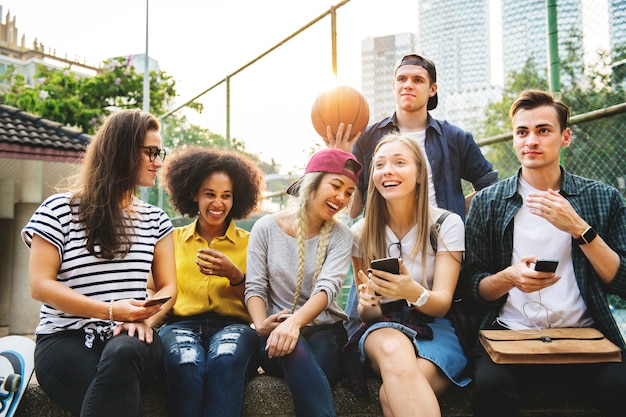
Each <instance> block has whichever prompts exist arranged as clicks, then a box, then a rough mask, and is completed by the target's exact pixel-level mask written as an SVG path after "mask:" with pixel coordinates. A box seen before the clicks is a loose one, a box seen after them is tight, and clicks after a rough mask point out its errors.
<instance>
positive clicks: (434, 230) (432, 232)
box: [430, 211, 450, 253]
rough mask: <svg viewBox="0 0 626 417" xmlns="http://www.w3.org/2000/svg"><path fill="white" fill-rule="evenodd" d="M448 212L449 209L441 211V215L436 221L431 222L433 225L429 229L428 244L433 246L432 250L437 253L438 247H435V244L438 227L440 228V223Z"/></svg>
mask: <svg viewBox="0 0 626 417" xmlns="http://www.w3.org/2000/svg"><path fill="white" fill-rule="evenodd" d="M449 214H450V212H449V211H444V212H443V213H441V215H440V216H439V218H438V219H437V221H436V222H435V223H433V225H432V226H431V229H430V246H432V247H433V251H435V253H437V249H439V248H438V247H437V246H438V245H437V234H438V233H439V229H441V224H442V223H443V221H444V220H445V219H446V217H448V215H449Z"/></svg>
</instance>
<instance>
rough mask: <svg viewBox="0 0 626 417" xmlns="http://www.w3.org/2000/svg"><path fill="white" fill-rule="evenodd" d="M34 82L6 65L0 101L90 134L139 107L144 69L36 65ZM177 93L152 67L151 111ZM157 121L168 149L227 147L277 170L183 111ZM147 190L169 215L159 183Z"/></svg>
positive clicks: (110, 63)
mask: <svg viewBox="0 0 626 417" xmlns="http://www.w3.org/2000/svg"><path fill="white" fill-rule="evenodd" d="M32 84H33V85H28V84H27V83H26V78H25V77H24V76H23V75H21V74H16V73H15V68H13V67H9V69H8V70H7V71H6V72H4V73H0V102H1V103H3V104H6V105H10V106H13V107H17V108H19V109H22V110H24V111H27V112H29V113H33V114H37V115H39V116H41V117H44V118H46V119H49V120H53V121H56V122H59V123H62V124H64V125H67V126H73V127H75V128H78V129H80V130H82V131H83V132H85V133H88V134H94V133H95V131H96V130H97V128H98V126H99V124H100V123H101V122H102V121H103V120H104V118H105V117H106V116H107V115H108V114H109V113H111V112H112V111H116V110H118V109H128V108H141V107H143V73H142V72H137V71H136V69H135V66H134V63H133V58H132V57H131V56H129V57H127V58H124V57H117V58H113V59H110V60H106V61H104V62H103V68H102V70H101V71H99V72H98V73H97V74H96V75H93V76H87V75H81V74H78V73H76V72H73V71H71V70H70V68H69V67H68V68H65V69H62V70H59V69H54V68H50V67H46V66H44V65H38V66H37V71H36V74H35V76H34V77H33V82H32ZM176 95H177V93H176V89H175V82H174V80H173V79H172V77H170V76H169V75H167V74H166V73H165V72H163V71H161V72H155V71H150V112H151V113H153V114H156V115H162V114H165V113H166V111H167V108H168V106H169V104H170V103H171V101H172V99H173V98H174V97H176ZM187 107H188V108H190V109H191V110H194V111H197V112H199V113H202V110H203V106H202V104H200V103H191V104H189V105H188V106H187ZM161 122H162V131H161V135H162V137H163V141H164V144H163V146H164V147H165V148H167V149H168V152H172V150H174V149H176V148H178V147H181V146H208V147H215V148H221V149H231V150H233V151H236V152H239V153H241V154H243V155H245V156H247V157H248V158H250V159H251V160H252V161H254V162H256V163H257V165H258V166H259V168H260V169H261V170H262V171H263V172H265V173H268V174H270V173H276V172H278V171H279V169H280V166H279V165H277V164H276V162H275V161H274V160H272V161H271V162H270V163H267V162H263V161H261V160H260V159H259V157H258V155H253V154H249V153H247V152H246V149H245V144H244V143H243V142H242V141H240V140H238V139H236V138H234V139H226V138H225V137H223V136H221V135H219V134H216V133H213V132H211V131H210V130H209V129H206V128H203V127H200V126H197V125H194V124H191V123H189V121H188V120H187V118H186V117H185V116H184V115H182V114H178V113H177V114H174V115H171V116H170V117H167V118H166V119H162V120H161ZM145 191H146V192H145V194H144V195H142V197H144V198H145V199H146V200H147V201H149V202H151V203H153V204H158V205H160V206H161V207H164V209H165V210H166V211H167V212H168V214H170V215H173V214H174V213H173V211H172V210H171V207H169V205H168V203H167V196H166V195H165V194H164V191H163V188H162V187H159V186H158V185H157V186H155V187H153V188H151V189H149V190H145ZM142 194H143V193H142Z"/></svg>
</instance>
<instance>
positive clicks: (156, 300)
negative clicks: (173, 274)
mask: <svg viewBox="0 0 626 417" xmlns="http://www.w3.org/2000/svg"><path fill="white" fill-rule="evenodd" d="M170 298H172V297H171V296H169V295H168V296H165V297H156V298H148V299H147V300H146V301H144V302H143V306H144V307H149V306H153V305H156V304H165V303H166V302H167V301H168V300H169V299H170Z"/></svg>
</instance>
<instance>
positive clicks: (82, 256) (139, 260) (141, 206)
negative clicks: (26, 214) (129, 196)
mask: <svg viewBox="0 0 626 417" xmlns="http://www.w3.org/2000/svg"><path fill="white" fill-rule="evenodd" d="M70 197H71V195H70V194H69V193H63V194H55V195H52V196H50V197H48V198H47V199H46V200H45V201H44V202H43V203H42V204H41V205H40V206H39V208H38V209H37V210H36V211H35V213H34V214H33V216H32V217H31V219H30V221H29V222H28V224H26V226H25V227H24V229H22V233H21V236H22V240H23V241H24V243H26V244H27V245H28V247H30V245H31V243H32V239H33V235H34V234H37V235H39V236H40V237H42V238H43V239H45V240H47V241H48V242H50V243H51V244H53V245H54V246H55V247H56V248H57V250H58V251H59V257H60V259H61V265H60V267H59V271H58V274H57V281H59V282H61V283H63V284H64V285H66V286H68V287H69V288H71V289H73V290H74V291H76V292H78V293H80V294H83V295H85V296H87V297H92V298H94V299H96V300H99V301H105V302H108V301H111V300H113V301H116V300H121V299H128V298H135V299H138V300H144V299H145V298H146V283H147V279H148V273H149V272H150V269H151V267H152V259H153V257H154V248H155V246H156V244H157V242H158V241H159V240H160V239H162V238H163V237H164V236H166V235H167V234H169V233H171V232H172V230H173V226H172V222H171V221H170V219H169V218H168V217H167V215H166V214H165V212H164V211H163V210H161V209H160V208H158V207H154V206H152V205H149V204H147V203H145V202H143V201H141V200H139V199H137V198H135V197H133V201H132V204H131V207H132V214H131V215H130V217H131V218H130V220H131V222H132V226H133V228H134V232H133V233H131V246H130V251H129V252H128V254H127V255H126V256H124V257H123V258H115V259H112V260H111V259H104V258H98V257H95V256H93V255H91V254H90V253H89V252H88V251H87V249H86V246H87V238H86V235H85V230H84V227H83V225H82V224H81V223H79V222H78V215H77V209H78V206H77V205H76V204H72V205H71V206H70ZM94 249H95V252H96V253H99V246H98V245H97V244H96V246H95V248H94ZM94 326H95V327H98V328H101V327H109V326H110V324H109V323H108V322H103V321H102V320H99V319H93V318H85V317H77V316H73V315H69V314H66V313H64V312H63V311H60V310H57V309H55V308H54V307H52V306H50V305H47V304H44V305H43V306H42V307H41V311H40V321H39V325H38V326H37V329H36V330H35V333H36V334H50V333H55V332H58V331H62V330H76V329H83V328H86V327H94Z"/></svg>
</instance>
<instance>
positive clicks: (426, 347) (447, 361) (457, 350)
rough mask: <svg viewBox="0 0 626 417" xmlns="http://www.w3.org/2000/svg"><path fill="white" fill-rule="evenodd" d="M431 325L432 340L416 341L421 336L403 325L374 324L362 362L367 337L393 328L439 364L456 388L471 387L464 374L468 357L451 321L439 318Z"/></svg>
mask: <svg viewBox="0 0 626 417" xmlns="http://www.w3.org/2000/svg"><path fill="white" fill-rule="evenodd" d="M428 325H429V326H430V327H431V329H432V330H433V338H432V340H424V339H418V338H416V335H417V333H416V332H415V330H413V329H411V328H409V327H407V326H405V325H403V324H400V323H395V322H378V323H374V324H372V325H371V326H370V327H369V328H368V329H367V330H366V331H365V333H364V334H363V336H361V339H359V351H360V354H361V360H362V361H365V360H366V356H365V350H364V348H363V345H364V343H365V339H366V338H367V336H369V334H370V333H371V332H373V331H376V330H378V329H382V328H386V327H391V328H393V329H397V330H399V331H401V332H402V333H404V334H405V335H406V337H408V338H409V339H411V341H412V342H413V346H414V347H415V354H416V355H417V356H419V357H420V358H424V359H427V360H429V361H431V362H432V363H434V364H435V365H437V367H439V369H441V370H442V371H443V373H444V374H446V376H447V377H448V379H450V380H451V381H452V382H453V383H454V384H455V385H457V386H459V387H464V386H466V385H468V384H469V383H470V382H471V378H470V377H469V375H467V373H466V372H464V371H465V370H466V367H467V357H466V356H465V354H464V353H463V348H462V347H461V343H460V342H459V338H458V337H457V336H456V333H455V332H454V327H453V326H452V322H451V321H450V320H449V319H447V318H435V319H434V321H433V322H432V323H428Z"/></svg>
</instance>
